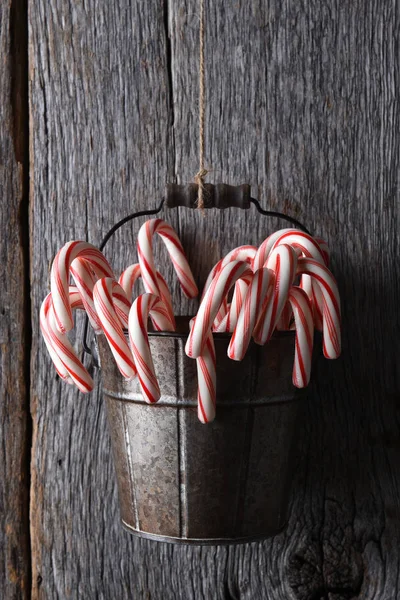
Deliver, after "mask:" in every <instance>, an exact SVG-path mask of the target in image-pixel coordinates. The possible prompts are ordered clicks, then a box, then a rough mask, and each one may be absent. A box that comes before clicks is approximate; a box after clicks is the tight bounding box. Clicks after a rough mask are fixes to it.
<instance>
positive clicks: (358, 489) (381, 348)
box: [0, 0, 400, 600]
mask: <svg viewBox="0 0 400 600" xmlns="http://www.w3.org/2000/svg"><path fill="white" fill-rule="evenodd" d="M198 17H199V12H198V4H197V2H195V1H194V0H186V1H184V2H179V3H178V2H172V1H168V0H164V1H161V0H148V1H147V2H138V1H137V0H133V1H128V0H114V1H113V2H105V1H103V2H101V1H99V0H79V1H74V2H73V1H72V0H63V1H61V0H37V1H36V2H31V3H29V4H28V7H27V6H26V5H25V3H24V1H23V0H13V1H11V0H9V2H4V3H3V4H2V6H1V7H0V45H1V46H0V47H1V56H2V60H1V61H0V73H1V79H0V128H1V137H0V182H1V191H2V198H3V207H4V208H3V211H2V213H1V216H0V219H1V226H2V229H1V232H2V237H1V239H0V257H1V268H2V273H3V281H4V282H5V284H3V294H2V298H1V307H0V332H1V341H2V345H1V352H2V360H1V364H0V372H1V388H0V389H1V403H0V431H1V438H0V439H1V440H2V443H1V445H0V457H1V464H2V465H3V474H2V477H1V478H0V509H1V510H0V548H1V552H0V557H1V560H0V578H1V580H2V582H4V583H2V590H3V597H4V598H6V599H9V598H10V599H11V598H23V599H25V598H30V597H32V598H40V599H49V600H56V599H61V600H65V599H67V598H84V599H85V600H86V599H97V598H101V599H104V600H111V599H114V598H116V599H121V600H122V599H125V598H126V599H131V598H135V599H136V598H137V599H139V598H140V599H145V600H150V599H151V600H175V599H182V600H189V599H196V600H200V599H204V600H206V599H207V600H208V599H221V600H234V599H235V600H239V599H240V600H258V599H267V600H286V599H294V600H317V599H324V600H327V599H328V600H345V599H350V598H357V599H368V600H372V599H374V600H395V599H396V598H397V597H400V575H399V567H400V558H399V551H398V549H399V545H400V502H399V494H400V466H399V465H400V439H399V431H400V394H399V390H400V385H399V369H398V365H399V350H400V348H399V339H400V319H399V297H400V295H399V281H400V261H399V237H400V236H399V231H400V229H399V226H400V223H399V212H400V210H399V207H400V204H399V168H400V160H399V159H400V153H399V150H400V137H399V125H400V108H399V92H398V90H399V83H400V82H399V47H400V46H399V42H400V40H399V38H400V4H399V2H396V1H393V0H370V1H369V2H365V1H363V0H353V2H341V1H339V0H330V1H329V2H328V1H325V0H322V1H321V0H318V1H316V0H310V1H309V2H298V1H297V0H286V2H280V1H279V0H268V1H267V2H264V1H262V0H252V1H251V2H237V3H227V2H212V1H211V0H207V1H206V61H207V76H206V80H207V81H206V83H207V114H206V119H207V126H206V162H207V165H208V166H209V168H210V170H211V173H210V175H209V177H208V180H209V181H214V182H221V181H223V182H229V183H232V184H239V183H243V182H248V183H250V184H251V185H252V190H253V195H254V196H255V197H257V198H258V199H259V200H260V202H261V203H262V205H263V206H264V207H270V208H272V209H275V210H282V211H286V212H288V213H290V214H292V215H293V216H295V217H297V218H299V219H300V220H301V221H303V222H305V223H306V224H307V225H308V227H309V228H310V229H311V230H312V231H314V232H315V233H318V234H319V235H321V236H323V237H324V238H325V239H327V241H328V242H329V244H330V246H331V249H332V268H333V270H334V272H335V274H336V275H337V278H338V282H339V285H340V289H341V294H342V298H343V317H344V318H343V325H344V350H343V357H342V358H341V359H340V360H339V361H336V362H329V363H328V361H324V362H323V363H322V364H321V367H320V369H319V372H318V374H317V375H316V376H315V379H314V384H313V387H312V393H311V394H310V396H309V399H308V401H307V404H306V408H305V415H304V421H303V422H301V423H299V427H300V428H301V431H300V438H301V451H300V452H299V457H298V469H297V471H296V477H295V480H294V482H293V495H292V502H291V508H292V511H291V517H290V521H289V525H288V528H287V530H286V531H285V532H284V533H283V534H281V535H279V536H276V537H275V538H272V539H270V540H267V541H265V542H262V543H257V544H247V545H239V546H231V547H209V548H201V547H187V548H186V547H183V546H179V547H178V546H172V545H164V544H156V543H154V542H149V541H144V540H139V539H135V538H133V537H131V536H130V535H129V534H128V533H126V532H125V531H123V530H122V528H121V526H120V524H119V515H118V499H117V492H116V481H115V473H114V468H113V464H112V457H111V452H110V439H109V434H108V431H107V425H106V421H105V411H104V406H103V403H102V396H101V385H100V381H99V376H98V374H96V376H97V381H98V385H97V388H96V391H95V392H94V393H92V394H91V395H90V396H85V397H84V396H82V395H80V394H79V393H78V392H77V391H75V390H74V389H72V388H69V387H67V386H65V385H64V384H62V383H61V382H60V380H59V379H57V377H56V376H55V374H54V371H53V369H52V366H51V364H50V360H49V358H48V356H47V355H46V353H45V348H44V344H43V342H42V340H41V339H40V337H39V334H38V311H39V306H40V302H41V300H42V298H43V297H44V295H45V293H46V291H47V290H48V286H49V277H48V270H49V265H50V263H51V261H52V259H53V257H54V255H55V253H56V251H57V249H58V248H59V247H60V246H61V245H62V244H63V243H64V242H66V241H68V240H70V239H87V240H88V241H90V242H92V243H94V244H98V243H99V241H100V239H101V237H102V235H103V234H104V233H105V232H106V231H107V230H108V229H109V228H110V226H111V225H112V224H113V223H114V222H115V221H116V220H118V219H120V218H122V217H123V216H125V215H126V214H128V213H129V212H132V211H133V210H135V209H144V208H148V207H153V206H155V205H156V204H157V203H158V201H159V199H160V197H161V195H162V193H163V187H164V185H165V183H166V182H174V181H176V182H186V181H190V180H192V178H193V175H194V174H195V173H196V171H197V169H198V164H197V145H198V134H197V93H198V88H197V52H198V25H199V18H198ZM26 25H28V28H27V27H26ZM27 29H28V31H27ZM26 58H28V61H29V63H28V64H26ZM27 84H28V85H27ZM28 101H29V127H28V115H27V104H28ZM28 162H29V180H28V176H27V173H28V171H27V169H28ZM28 188H29V206H28V195H27V194H28ZM28 210H29V211H30V231H29V234H28V231H27V220H28ZM164 216H165V218H166V219H167V220H168V221H169V222H170V223H172V224H173V225H174V226H175V227H176V229H177V230H178V232H179V234H180V236H181V238H182V240H183V242H184V245H185V248H186V249H187V252H188V255H189V257H190V261H191V263H192V265H193V268H194V270H195V272H196V273H197V275H198V278H199V281H200V282H201V281H203V280H204V277H205V274H206V272H207V269H208V268H209V267H210V266H211V265H212V264H213V263H214V262H215V259H216V258H217V257H219V256H220V255H221V254H222V253H224V252H226V251H227V250H229V249H231V248H232V247H234V246H235V245H238V243H240V242H242V243H244V242H247V243H259V242H260V241H261V240H262V239H263V238H264V237H266V235H267V234H268V233H269V232H270V231H271V230H272V229H274V228H276V227H277V226H278V225H279V224H278V222H271V221H268V220H263V219H262V218H259V217H258V215H257V214H255V212H254V211H253V210H250V211H248V212H246V213H243V214H242V213H240V214H238V213H237V212H235V211H234V210H230V211H224V212H221V213H217V212H216V211H213V212H212V213H209V214H207V215H206V217H205V218H203V217H202V216H201V215H199V214H195V213H194V212H193V211H189V210H186V209H179V211H176V212H173V211H171V212H170V213H167V214H165V213H164ZM142 221H143V220H142ZM142 221H141V222H142ZM139 225H140V224H139V223H138V224H135V226H127V227H125V228H124V229H123V230H122V231H121V232H120V233H119V234H118V235H117V236H116V237H115V240H114V241H113V242H112V243H111V244H110V246H109V247H108V248H107V252H106V254H107V257H108V258H109V259H110V260H111V262H112V263H113V265H114V266H115V270H116V271H118V270H120V269H121V268H122V266H123V265H127V264H130V262H133V261H134V258H135V248H134V239H135V235H136V232H137V230H138V227H139ZM164 258H165V254H163V252H162V251H161V252H160V257H159V260H160V261H163V259H164ZM160 264H161V262H160ZM164 264H166V265H167V264H168V263H167V261H164ZM29 273H30V275H29ZM164 274H166V276H167V278H168V279H169V281H170V282H171V284H173V290H174V298H175V301H176V305H177V306H179V310H180V312H181V313H187V312H188V311H189V310H190V311H191V310H193V306H191V305H189V304H188V303H187V302H186V301H182V299H181V298H180V294H179V291H178V287H177V284H176V282H175V280H174V278H173V276H172V273H171V270H170V269H169V268H166V269H165V270H164ZM28 278H29V280H28ZM29 285H30V294H29ZM29 311H30V314H31V321H32V343H30V336H31V334H30V329H31V325H30V318H29ZM79 333H80V328H79V330H78V340H79ZM29 364H30V367H31V368H30V374H29ZM29 389H30V411H29V398H28V390H29ZM31 419H32V425H31ZM30 449H31V450H30ZM29 452H31V455H30V461H31V464H30V466H29ZM28 511H30V531H29V530H28Z"/></svg>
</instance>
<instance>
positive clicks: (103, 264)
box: [50, 241, 114, 333]
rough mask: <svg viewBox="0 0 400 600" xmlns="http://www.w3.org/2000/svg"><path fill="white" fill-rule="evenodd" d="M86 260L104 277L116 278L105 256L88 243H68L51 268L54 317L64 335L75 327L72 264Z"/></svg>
mask: <svg viewBox="0 0 400 600" xmlns="http://www.w3.org/2000/svg"><path fill="white" fill-rule="evenodd" d="M79 257H80V258H84V259H85V260H86V261H88V262H89V263H90V264H91V265H92V266H93V268H94V269H95V270H96V274H98V273H102V274H103V276H104V277H114V274H113V272H112V269H111V266H110V264H109V263H108V261H107V259H106V258H105V256H104V255H103V254H102V253H101V252H100V250H98V249H97V248H95V247H94V246H92V244H88V243H87V242H78V241H76V242H68V243H67V244H65V245H64V246H63V247H62V248H61V250H59V252H57V255H56V257H55V259H54V261H53V265H52V268H51V276H50V280H51V293H52V298H53V306H54V316H55V320H56V325H57V329H58V330H59V331H61V332H62V333H65V332H67V331H70V330H71V329H72V327H73V325H74V322H73V319H72V311H71V306H70V302H69V296H68V288H69V273H70V267H71V264H72V262H73V261H74V260H75V259H76V258H79Z"/></svg>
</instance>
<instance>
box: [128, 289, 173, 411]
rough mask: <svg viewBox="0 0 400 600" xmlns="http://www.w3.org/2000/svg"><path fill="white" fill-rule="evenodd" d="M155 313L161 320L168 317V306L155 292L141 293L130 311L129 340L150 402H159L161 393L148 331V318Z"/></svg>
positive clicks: (142, 388)
mask: <svg viewBox="0 0 400 600" xmlns="http://www.w3.org/2000/svg"><path fill="white" fill-rule="evenodd" d="M154 313H158V316H160V317H161V321H162V320H163V319H167V312H166V308H165V306H164V305H163V303H162V301H161V300H160V298H159V297H158V296H156V295H155V294H141V295H140V296H139V297H138V298H137V299H136V300H135V301H134V303H133V304H132V308H131V310H130V312H129V340H130V345H131V348H132V354H133V356H134V359H135V364H136V368H137V372H138V377H139V383H140V388H141V390H142V394H143V397H144V399H145V400H146V402H149V403H150V404H153V403H154V402H157V400H159V398H160V395H161V393H160V387H159V385H158V381H157V377H156V374H155V371H154V363H153V358H152V356H151V351H150V345H149V336H148V333H147V322H148V318H149V316H153V315H154Z"/></svg>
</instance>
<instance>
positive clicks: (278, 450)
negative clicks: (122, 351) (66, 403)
mask: <svg viewBox="0 0 400 600" xmlns="http://www.w3.org/2000/svg"><path fill="white" fill-rule="evenodd" d="M187 333H188V319H179V328H178V332H177V333H151V334H150V335H149V339H150V347H151V351H152V354H153V358H154V365H155V370H156V373H157V376H158V380H159V383H160V388H161V393H162V397H161V399H160V401H159V402H158V403H157V404H155V405H148V404H146V403H145V402H144V401H143V398H142V396H141V393H140V390H139V388H138V383H137V381H132V382H126V381H124V380H123V378H122V377H121V375H120V373H119V371H118V370H117V368H116V366H115V361H114V360H113V358H112V355H111V352H110V349H109V347H108V345H107V342H106V341H105V339H104V336H100V337H99V338H98V351H99V356H100V364H101V369H102V377H103V389H104V397H105V399H106V403H107V414H108V422H109V426H110V431H111V440H112V448H113V453H114V459H115V467H116V472H117V479H118V489H119V499H120V506H121V518H122V523H123V525H124V526H125V527H126V528H127V529H128V530H129V531H130V532H131V533H134V534H136V535H139V536H142V537H146V538H151V539H154V540H160V541H169V542H183V543H186V544H223V543H235V542H243V541H251V540H256V539H260V538H266V537H269V536H271V535H274V534H276V533H277V532H279V531H280V530H281V529H282V528H283V527H284V526H285V523H286V520H287V510H288V494H289V489H290V483H291V479H292V469H293V454H294V451H295V444H296V437H297V436H296V433H297V430H298V426H297V418H298V411H299V406H300V399H301V398H302V397H303V393H302V392H301V391H300V390H297V389H296V388H294V386H293V384H292V368H293V359H294V343H295V341H294V333H293V332H282V333H281V332H278V333H276V334H275V335H274V337H273V338H272V340H271V341H270V342H269V343H268V344H267V345H266V346H263V347H261V346H257V345H256V344H254V343H252V344H251V346H250V347H249V350H248V352H247V354H246V356H245V358H244V360H243V361H241V362H234V361H232V360H230V359H229V358H228V357H227V348H228V344H229V338H230V336H229V334H215V336H214V337H215V348H216V354H217V417H216V419H215V421H214V422H213V423H210V424H207V425H203V424H202V423H200V422H199V420H198V418H197V374H196V361H194V360H193V359H190V358H188V357H187V356H186V354H185V351H184V346H185V342H186V338H187Z"/></svg>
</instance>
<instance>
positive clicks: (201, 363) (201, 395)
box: [190, 319, 217, 423]
mask: <svg viewBox="0 0 400 600" xmlns="http://www.w3.org/2000/svg"><path fill="white" fill-rule="evenodd" d="M194 322H195V319H192V320H191V321H190V327H191V328H192V327H193V325H194ZM196 368H197V381H198V389H197V416H198V418H199V421H201V423H211V421H213V420H214V419H215V411H216V384H217V374H216V368H217V360H216V355H215V346H214V338H213V335H212V333H211V332H209V334H208V337H207V341H206V343H205V345H204V348H203V351H202V354H201V356H199V357H198V358H196Z"/></svg>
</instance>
